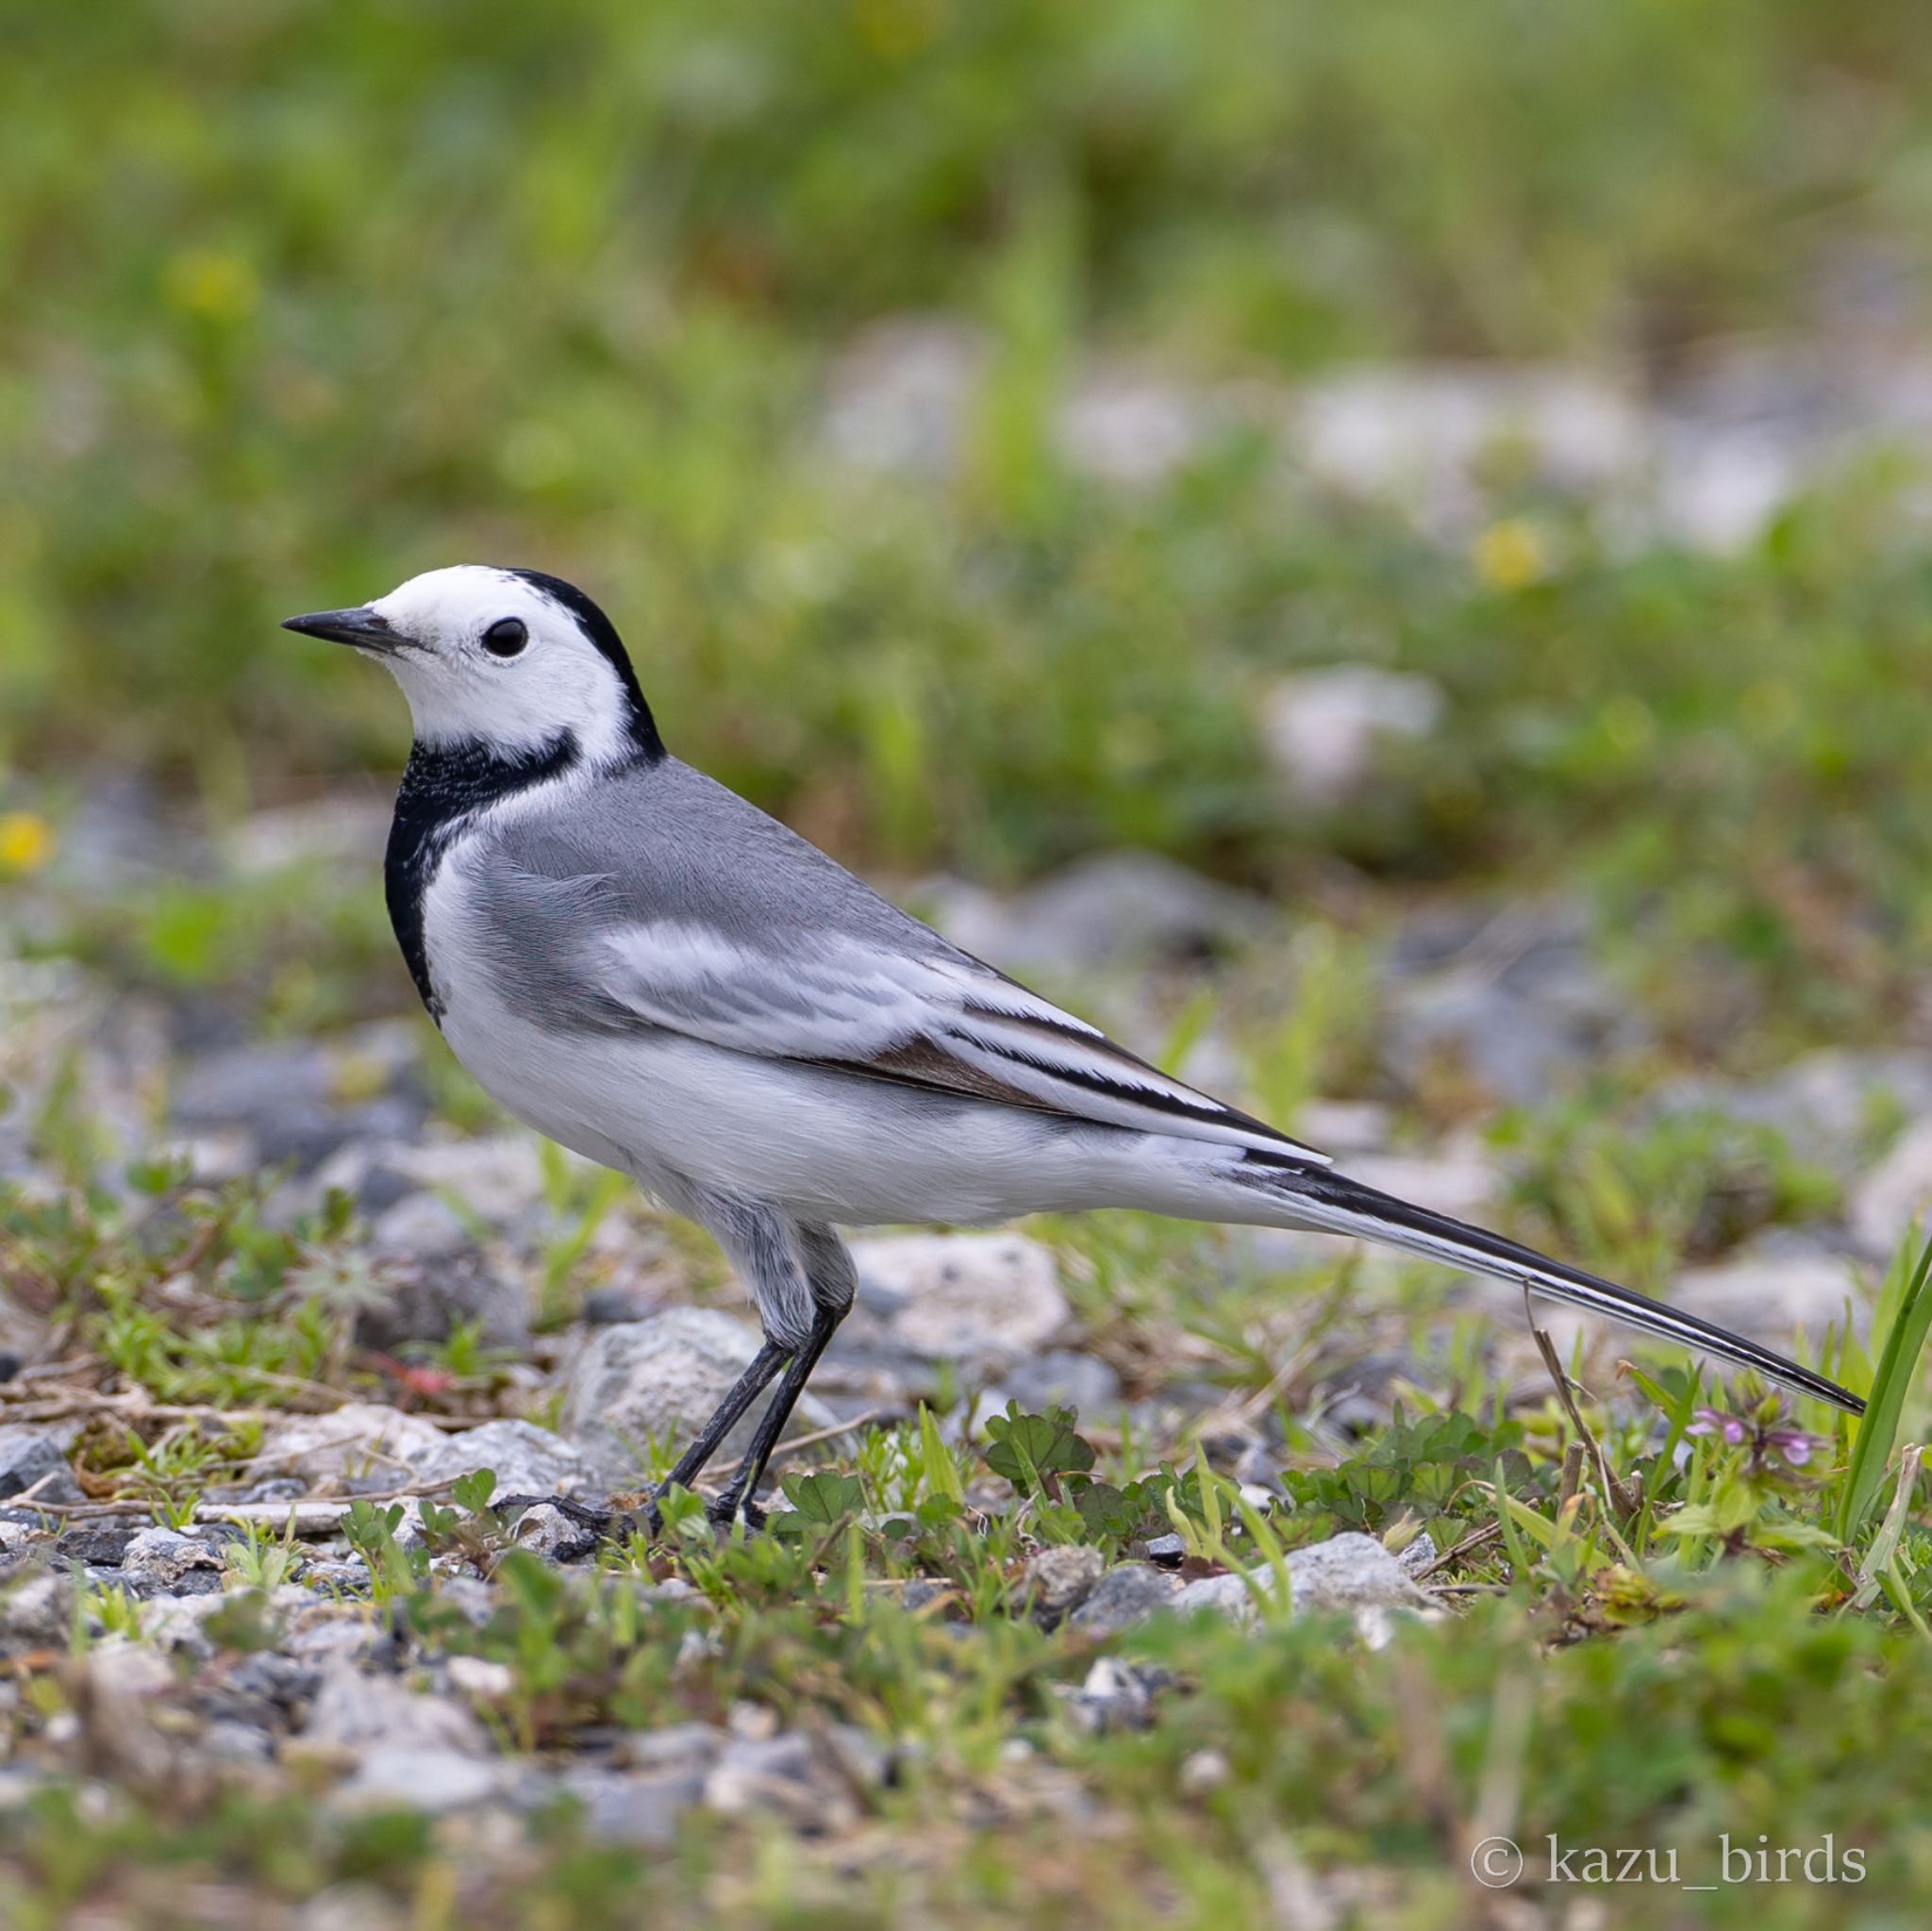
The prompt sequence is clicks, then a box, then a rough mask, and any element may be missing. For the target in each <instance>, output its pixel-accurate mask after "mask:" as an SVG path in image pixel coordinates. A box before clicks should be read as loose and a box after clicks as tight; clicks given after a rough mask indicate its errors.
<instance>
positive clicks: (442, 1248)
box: [369, 1193, 472, 1260]
mask: <svg viewBox="0 0 1932 1931" xmlns="http://www.w3.org/2000/svg"><path fill="white" fill-rule="evenodd" d="M471 1244H472V1242H471V1239H470V1230H469V1228H468V1227H467V1226H465V1225H464V1224H463V1221H462V1216H461V1215H459V1214H458V1212H457V1210H456V1208H455V1207H451V1206H450V1204H449V1202H448V1201H446V1200H441V1199H439V1198H438V1197H437V1196H436V1195H435V1194H434V1193H406V1194H404V1196H403V1197H402V1199H400V1200H399V1201H397V1202H396V1204H395V1205H394V1206H393V1207H385V1208H384V1209H383V1210H382V1212H381V1213H379V1214H378V1215H377V1216H376V1217H375V1223H374V1224H372V1226H371V1227H370V1229H369V1246H370V1251H371V1252H372V1253H374V1254H376V1255H379V1256H381V1257H384V1258H385V1259H388V1258H392V1257H404V1258H408V1259H410V1260H430V1259H437V1258H442V1257H447V1256H449V1255H452V1254H460V1253H462V1252H463V1250H464V1249H465V1248H467V1247H469V1246H470V1245H471Z"/></svg>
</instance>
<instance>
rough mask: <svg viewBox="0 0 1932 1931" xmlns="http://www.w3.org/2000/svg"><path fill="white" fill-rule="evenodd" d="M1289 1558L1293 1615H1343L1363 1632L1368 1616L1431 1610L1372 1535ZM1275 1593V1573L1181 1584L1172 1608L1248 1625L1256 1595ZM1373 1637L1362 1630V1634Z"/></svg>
mask: <svg viewBox="0 0 1932 1931" xmlns="http://www.w3.org/2000/svg"><path fill="white" fill-rule="evenodd" d="M1287 1559H1288V1577H1289V1596H1290V1601H1291V1605H1292V1607H1293V1611H1294V1613H1295V1614H1296V1615H1315V1614H1321V1613H1327V1612H1334V1611H1344V1612H1346V1613H1348V1614H1349V1615H1352V1616H1354V1617H1355V1618H1356V1619H1357V1627H1358V1628H1361V1627H1362V1618H1363V1615H1364V1612H1366V1611H1372V1610H1374V1611H1384V1612H1386V1611H1387V1610H1390V1609H1413V1610H1416V1611H1418V1612H1420V1611H1422V1610H1431V1611H1433V1608H1434V1605H1433V1604H1432V1603H1431V1602H1430V1600H1429V1598H1428V1597H1427V1596H1426V1595H1425V1594H1424V1592H1423V1591H1422V1590H1420V1589H1418V1588H1417V1587H1416V1585H1415V1583H1414V1582H1413V1581H1412V1580H1411V1579H1410V1577H1409V1575H1408V1573H1407V1572H1406V1571H1405V1570H1404V1568H1403V1567H1402V1564H1401V1563H1400V1562H1399V1561H1398V1560H1397V1559H1396V1557H1395V1556H1391V1554H1390V1553H1389V1551H1388V1550H1387V1549H1385V1548H1384V1547H1383V1546H1382V1544H1381V1543H1380V1542H1378V1541H1376V1540H1375V1539H1374V1537H1373V1536H1364V1535H1359V1534H1357V1533H1355V1532H1353V1531H1350V1532H1349V1533H1347V1534H1343V1535H1340V1536H1334V1537H1331V1538H1330V1539H1329V1540H1327V1541H1325V1542H1312V1543H1310V1544H1309V1545H1308V1546H1307V1548H1306V1549H1296V1550H1295V1551H1293V1552H1292V1554H1291V1555H1290V1556H1289V1557H1288V1558H1287ZM1257 1591H1258V1592H1259V1594H1260V1595H1261V1596H1262V1597H1263V1598H1264V1599H1265V1598H1267V1597H1268V1596H1270V1595H1272V1594H1273V1592H1274V1571H1273V1570H1272V1569H1270V1568H1260V1569H1256V1570H1253V1571H1250V1572H1249V1573H1248V1574H1247V1575H1245V1576H1243V1575H1241V1574H1238V1573H1233V1572H1230V1573H1227V1574H1225V1575H1210V1576H1204V1577H1203V1578H1202V1579H1201V1580H1200V1581H1199V1582H1191V1583H1187V1584H1185V1585H1184V1586H1183V1587H1182V1588H1181V1589H1180V1590H1179V1591H1178V1592H1177V1593H1176V1594H1175V1596H1174V1603H1173V1607H1174V1610H1175V1611H1176V1612H1177V1613H1178V1614H1180V1615H1188V1614H1190V1613H1191V1612H1193V1611H1195V1610H1200V1609H1211V1610H1213V1611H1215V1612H1216V1613H1217V1614H1219V1615H1223V1616H1227V1617H1229V1618H1231V1619H1233V1620H1234V1621H1235V1622H1238V1623H1252V1622H1254V1621H1256V1620H1257V1615H1258V1611H1257V1603H1256V1593H1257ZM1376 1633H1377V1631H1375V1630H1371V1629H1367V1628H1364V1629H1363V1634H1364V1635H1370V1636H1374V1634H1376Z"/></svg>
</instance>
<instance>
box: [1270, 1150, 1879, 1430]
mask: <svg viewBox="0 0 1932 1931" xmlns="http://www.w3.org/2000/svg"><path fill="white" fill-rule="evenodd" d="M1263 1175H1266V1177H1265V1178H1263ZM1241 1178H1242V1179H1243V1180H1244V1181H1249V1182H1251V1183H1258V1184H1260V1185H1262V1186H1264V1187H1265V1188H1266V1189H1267V1190H1269V1191H1270V1192H1272V1193H1274V1194H1275V1195H1276V1197H1278V1198H1283V1199H1285V1200H1286V1202H1287V1203H1288V1205H1289V1206H1290V1207H1291V1211H1292V1212H1293V1213H1294V1214H1295V1215H1296V1217H1297V1218H1298V1219H1300V1220H1302V1221H1303V1222H1305V1224H1307V1225H1309V1226H1311V1227H1320V1228H1323V1229H1324V1230H1325V1231H1328V1232H1331V1233H1337V1234H1354V1235H1358V1236H1361V1237H1363V1238H1366V1239H1369V1240H1381V1241H1384V1242H1386V1243H1388V1244H1389V1245H1391V1246H1394V1247H1400V1248H1403V1249H1405V1250H1406V1251H1407V1252H1409V1253H1411V1254H1417V1255H1421V1256H1423V1257H1425V1258H1428V1259H1431V1260H1440V1261H1442V1262H1444V1263H1445V1264H1447V1265H1448V1266H1451V1267H1457V1268H1461V1269H1463V1270H1465V1271H1466V1272H1468V1273H1480V1274H1488V1275H1490V1276H1491V1278H1492V1279H1495V1280H1503V1281H1513V1282H1516V1283H1518V1284H1520V1285H1522V1286H1524V1287H1527V1288H1528V1289H1529V1290H1531V1292H1533V1293H1538V1294H1542V1295H1545V1296H1547V1297H1548V1298H1549V1299H1551V1300H1553V1301H1565V1302H1568V1303H1569V1304H1570V1305H1571V1306H1572V1307H1583V1308H1587V1309H1589V1310H1590V1311H1591V1313H1595V1314H1602V1315H1605V1316H1607V1318H1608V1319H1610V1320H1612V1321H1618V1322H1622V1323H1624V1325H1626V1326H1629V1327H1635V1328H1640V1329H1641V1330H1642V1331H1643V1332H1644V1333H1646V1334H1654V1335H1657V1336H1660V1337H1662V1338H1663V1339H1664V1340H1674V1341H1680V1342H1682V1343H1683V1345H1684V1346H1686V1347H1688V1348H1694V1349H1699V1350H1702V1351H1703V1352H1705V1353H1707V1354H1711V1355H1715V1356H1717V1357H1719V1359H1721V1360H1725V1361H1730V1362H1733V1363H1734V1364H1736V1365H1737V1366H1738V1367H1740V1368H1752V1369H1755V1370H1756V1371H1757V1373H1760V1374H1762V1375H1763V1376H1764V1377H1765V1378H1766V1379H1767V1380H1770V1381H1774V1382H1777V1383H1779V1384H1780V1385H1782V1386H1783V1387H1785V1388H1789V1389H1792V1390H1796V1391H1797V1392H1798V1393H1801V1394H1807V1395H1810V1396H1812V1397H1814V1398H1815V1399H1816V1400H1819V1401H1824V1402H1829V1403H1830V1404H1831V1405H1832V1406H1833V1407H1839V1408H1842V1409H1843V1410H1844V1411H1845V1412H1846V1413H1847V1414H1849V1415H1862V1414H1863V1413H1864V1412H1865V1404H1864V1403H1863V1401H1861V1400H1860V1399H1859V1398H1858V1396H1857V1395H1855V1394H1853V1393H1851V1392H1850V1391H1849V1390H1845V1389H1842V1388H1840V1387H1839V1385H1838V1384H1837V1383H1836V1382H1835V1381H1829V1380H1827V1379H1826V1378H1825V1377H1824V1375H1823V1374H1819V1373H1814V1372H1813V1371H1812V1370H1811V1369H1809V1368H1801V1367H1800V1366H1799V1365H1798V1364H1797V1362H1795V1361H1790V1360H1787V1359H1786V1358H1785V1357H1784V1356H1782V1355H1780V1354H1777V1353H1775V1352H1774V1351H1773V1350H1772V1349H1770V1348H1765V1347H1760V1346H1759V1345H1758V1344H1757V1342H1756V1341H1754V1340H1746V1339H1745V1337H1744V1336H1742V1335H1740V1334H1732V1333H1731V1332H1730V1331H1729V1330H1728V1329H1727V1328H1722V1327H1718V1326H1716V1325H1714V1324H1713V1323H1710V1322H1708V1321H1701V1320H1699V1319H1698V1317H1697V1316H1696V1315H1694V1314H1687V1313H1685V1312H1683V1311H1682V1310H1681V1309H1679V1308H1676V1307H1668V1306H1666V1305H1665V1304H1664V1303H1663V1302H1661V1301H1653V1300H1652V1299H1651V1298H1650V1297H1649V1296H1648V1295H1647V1294H1640V1293H1638V1292H1636V1291H1635V1290H1633V1289H1630V1288H1622V1287H1619V1286H1618V1285H1617V1284H1616V1282H1614V1281H1607V1280H1604V1279H1601V1278H1600V1277H1599V1276H1598V1275H1596V1274H1593V1273H1584V1271H1583V1270H1582V1269H1581V1268H1575V1267H1570V1266H1567V1265H1566V1264H1565V1263H1564V1262H1562V1261H1560V1260H1552V1259H1550V1258H1549V1257H1548V1256H1546V1255H1542V1254H1539V1253H1538V1252H1537V1251H1536V1249H1535V1248H1533V1247H1525V1246H1524V1245H1523V1244H1522V1243H1521V1242H1520V1241H1516V1240H1505V1239H1504V1238H1503V1237H1502V1235H1500V1234H1491V1233H1490V1232H1489V1231H1487V1229H1485V1228H1482V1227H1473V1226H1470V1225H1468V1224H1465V1223H1464V1222H1461V1221H1457V1220H1452V1219H1451V1218H1450V1216H1449V1215H1447V1214H1441V1213H1432V1212H1431V1211H1430V1210H1429V1209H1428V1208H1427V1207H1415V1206H1412V1205H1411V1204H1410V1203H1409V1202H1407V1201H1406V1200H1402V1199H1399V1198H1398V1197H1397V1196H1396V1195H1394V1194H1392V1193H1383V1192H1379V1191H1378V1190H1376V1189H1374V1188H1373V1187H1365V1186H1363V1185H1362V1184H1361V1182H1360V1181H1358V1180H1351V1179H1350V1178H1349V1177H1348V1176H1347V1175H1346V1174H1336V1173H1332V1172H1327V1171H1323V1170H1310V1169H1308V1168H1307V1167H1291V1166H1289V1165H1287V1164H1286V1163H1276V1162H1274V1161H1272V1160H1268V1159H1266V1158H1265V1157H1257V1156H1256V1155H1253V1154H1251V1155H1249V1156H1248V1157H1247V1159H1246V1160H1244V1161H1243V1163H1242V1167H1241Z"/></svg>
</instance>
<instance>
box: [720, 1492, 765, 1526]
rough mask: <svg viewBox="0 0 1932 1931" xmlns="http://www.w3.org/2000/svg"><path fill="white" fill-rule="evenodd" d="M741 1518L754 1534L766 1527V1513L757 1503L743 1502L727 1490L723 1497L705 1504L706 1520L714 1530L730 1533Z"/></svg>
mask: <svg viewBox="0 0 1932 1931" xmlns="http://www.w3.org/2000/svg"><path fill="white" fill-rule="evenodd" d="M741 1517H742V1518H743V1521H744V1525H745V1527H746V1528H747V1529H749V1530H750V1531H751V1532H752V1533H753V1534H757V1532H758V1530H759V1529H761V1528H763V1527H764V1525H765V1519H766V1518H765V1511H764V1510H763V1509H762V1508H760V1507H758V1504H757V1503H756V1502H749V1501H741V1500H740V1499H739V1498H738V1497H737V1496H736V1495H734V1494H732V1492H731V1491H730V1490H728V1489H727V1490H725V1491H724V1494H722V1495H714V1496H713V1497H712V1498H711V1499H710V1501H708V1503H706V1504H705V1520H706V1521H707V1522H708V1523H710V1524H711V1526H712V1527H713V1528H714V1529H724V1530H725V1531H726V1532H727V1533H728V1532H729V1531H730V1528H731V1525H732V1523H735V1522H737V1521H738V1520H739V1519H740V1518H741Z"/></svg>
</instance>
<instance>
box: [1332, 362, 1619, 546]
mask: <svg viewBox="0 0 1932 1931" xmlns="http://www.w3.org/2000/svg"><path fill="white" fill-rule="evenodd" d="M1300 417H1301V419H1300V424H1299V443H1300V453H1301V456H1302V458H1303V460H1304V461H1305V462H1306V463H1307V466H1308V468H1309V469H1310V470H1311V471H1313V472H1314V474H1315V475H1316V476H1317V477H1318V478H1319V479H1320V480H1321V481H1323V482H1325V483H1327V484H1329V485H1330V486H1331V487H1333V488H1336V489H1340V490H1344V491H1349V492H1351V493H1353V494H1357V495H1393V496H1397V497H1399V498H1401V499H1402V500H1404V501H1407V502H1410V503H1413V504H1415V505H1416V506H1417V507H1418V508H1420V509H1422V510H1423V511H1424V515H1425V517H1426V519H1427V521H1428V522H1429V523H1430V524H1434V525H1436V526H1439V527H1440V526H1441V525H1442V524H1445V523H1447V522H1450V521H1452V520H1454V519H1457V518H1467V517H1469V516H1471V515H1473V514H1474V510H1475V508H1476V506H1477V503H1478V501H1479V491H1478V483H1477V475H1476V472H1477V470H1478V468H1479V466H1480V465H1481V463H1482V462H1483V460H1484V458H1487V457H1489V456H1491V454H1492V453H1494V452H1496V451H1498V450H1503V449H1509V450H1514V451H1520V452H1521V453H1522V454H1523V456H1524V458H1526V459H1527V460H1528V462H1529V463H1530V464H1531V466H1532V467H1533V470H1534V472H1535V474H1537V475H1538V477H1539V478H1540V479H1541V480H1542V481H1544V482H1546V483H1549V484H1552V485H1554V486H1555V487H1557V488H1558V489H1564V490H1569V491H1577V492H1589V493H1591V494H1599V493H1602V492H1603V491H1606V490H1610V489H1614V488H1616V487H1618V486H1621V485H1625V484H1628V483H1630V482H1633V481H1635V480H1637V479H1638V478H1639V477H1640V476H1641V472H1642V468H1643V465H1644V463H1645V462H1646V460H1647V458H1648V457H1649V454H1650V449H1649V424H1648V421H1647V419H1646V417H1645V415H1644V413H1643V411H1642V410H1641V408H1638V407H1637V406H1636V405H1635V404H1633V403H1632V402H1631V401H1630V400H1629V399H1628V398H1627V397H1626V396H1624V394H1622V393H1621V392H1620V391H1618V390H1616V389H1614V388H1612V387H1610V386H1609V385H1607V384H1606V383H1604V382H1602V381H1600V380H1598V379H1597V378H1596V377H1595V376H1593V375H1586V374H1583V373H1581V372H1578V371H1574V370H1568V369H1560V368H1541V369H1539V368H1514V369H1491V368H1479V367H1474V366H1466V365H1453V364H1437V365H1433V366H1428V365H1424V366H1420V367H1410V368H1390V369H1369V370H1360V371H1348V372H1345V373H1343V374H1341V375H1334V376H1331V377H1329V378H1327V379H1326V380H1324V381H1322V382H1317V383H1313V384H1311V385H1309V387H1308V388H1307V389H1306V390H1305V391H1303V393H1302V398H1301V411H1300Z"/></svg>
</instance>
